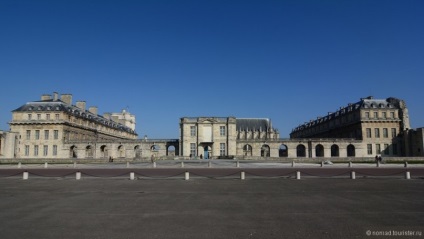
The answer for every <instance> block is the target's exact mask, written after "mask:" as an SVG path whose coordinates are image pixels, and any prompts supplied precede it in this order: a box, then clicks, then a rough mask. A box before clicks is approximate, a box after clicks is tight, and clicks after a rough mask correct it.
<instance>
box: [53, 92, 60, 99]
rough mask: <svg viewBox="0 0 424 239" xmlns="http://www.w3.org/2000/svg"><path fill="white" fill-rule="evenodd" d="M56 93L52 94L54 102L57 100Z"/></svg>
mask: <svg viewBox="0 0 424 239" xmlns="http://www.w3.org/2000/svg"><path fill="white" fill-rule="evenodd" d="M58 95H59V94H58V93H57V92H53V100H54V101H57V100H58V99H59V98H58Z"/></svg>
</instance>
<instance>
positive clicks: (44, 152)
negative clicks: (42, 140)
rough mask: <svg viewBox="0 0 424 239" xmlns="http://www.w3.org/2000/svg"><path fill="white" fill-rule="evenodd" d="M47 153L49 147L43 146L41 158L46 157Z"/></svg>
mask: <svg viewBox="0 0 424 239" xmlns="http://www.w3.org/2000/svg"><path fill="white" fill-rule="evenodd" d="M48 153H49V146H47V145H44V147H43V156H47V154H48Z"/></svg>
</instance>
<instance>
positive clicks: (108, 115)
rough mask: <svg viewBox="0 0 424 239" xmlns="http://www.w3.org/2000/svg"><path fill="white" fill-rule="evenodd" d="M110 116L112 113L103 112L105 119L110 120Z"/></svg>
mask: <svg viewBox="0 0 424 239" xmlns="http://www.w3.org/2000/svg"><path fill="white" fill-rule="evenodd" d="M110 116H111V114H110V113H104V114H103V117H104V118H105V119H108V120H110Z"/></svg>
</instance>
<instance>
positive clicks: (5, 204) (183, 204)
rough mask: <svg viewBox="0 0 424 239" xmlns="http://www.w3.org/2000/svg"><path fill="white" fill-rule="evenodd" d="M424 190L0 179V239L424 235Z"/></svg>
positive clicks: (402, 185) (401, 184)
mask: <svg viewBox="0 0 424 239" xmlns="http://www.w3.org/2000/svg"><path fill="white" fill-rule="evenodd" d="M423 189H424V180H423V179H410V180H406V179H399V178H361V179H356V180H351V179H338V178H331V179H328V178H306V179H301V180H296V179H288V178H278V179H264V178H260V179H259V178H256V179H246V180H239V179H204V178H199V179H190V180H183V179H139V180H129V179H126V178H82V179H81V180H75V178H73V179H69V178H45V177H35V178H31V179H30V180H22V178H16V177H11V178H0V238H2V239H8V238H13V239H15V238H43V239H48V238H55V239H56V238H90V239H95V238H99V239H100V238H101V239H103V238H149V239H150V238H196V239H198V238H214V239H215V238H225V239H227V238H261V239H262V238H423V237H424V235H423V234H424V190H423ZM395 235H398V236H395Z"/></svg>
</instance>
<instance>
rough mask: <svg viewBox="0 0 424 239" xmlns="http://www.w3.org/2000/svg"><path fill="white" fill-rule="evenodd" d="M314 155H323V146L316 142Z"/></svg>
mask: <svg viewBox="0 0 424 239" xmlns="http://www.w3.org/2000/svg"><path fill="white" fill-rule="evenodd" d="M315 156H316V157H324V146H322V145H321V144H318V145H317V146H316V147H315Z"/></svg>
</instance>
